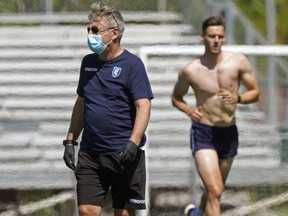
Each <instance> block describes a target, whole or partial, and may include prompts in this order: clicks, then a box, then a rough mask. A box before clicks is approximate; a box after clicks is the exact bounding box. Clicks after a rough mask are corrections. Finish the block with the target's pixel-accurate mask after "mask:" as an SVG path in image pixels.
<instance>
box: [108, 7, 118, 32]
mask: <svg viewBox="0 0 288 216" xmlns="http://www.w3.org/2000/svg"><path fill="white" fill-rule="evenodd" d="M114 11H115V10H112V11H111V12H110V13H111V14H112V17H113V19H114V20H115V22H116V24H117V28H119V23H118V22H117V19H116V18H115V16H114Z"/></svg>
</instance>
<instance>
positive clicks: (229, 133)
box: [190, 123, 239, 159]
mask: <svg viewBox="0 0 288 216" xmlns="http://www.w3.org/2000/svg"><path fill="white" fill-rule="evenodd" d="M190 138H191V139H190V144H191V149H192V152H193V154H195V152H196V151H198V150H200V149H214V150H215V151H216V152H217V154H218V157H219V158H220V159H226V158H231V157H235V156H236V155H237V150H238V146H239V139H238V130H237V126H236V125H235V124H234V125H231V126H229V127H215V126H210V125H206V124H202V123H193V124H192V128H191V136H190Z"/></svg>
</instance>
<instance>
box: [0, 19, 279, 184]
mask: <svg viewBox="0 0 288 216" xmlns="http://www.w3.org/2000/svg"><path fill="white" fill-rule="evenodd" d="M160 15H161V14H160ZM160 15H159V16H160ZM128 16H129V20H130V22H128V23H127V26H126V30H125V33H124V36H123V41H122V45H123V47H124V48H127V49H128V50H130V51H132V52H134V53H135V54H137V52H138V50H139V49H140V47H141V46H146V45H159V44H160V45H161V44H162V45H169V44H174V45H175V44H189V45H191V44H193V43H197V38H198V36H192V35H190V36H187V35H188V34H189V33H193V28H192V27H191V26H189V25H184V24H182V23H181V21H180V20H181V19H180V18H179V16H174V15H173V16H171V17H174V19H172V18H171V20H170V21H169V19H167V17H166V18H163V17H162V18H163V20H165V22H164V21H163V22H161V21H160V19H156V18H154V21H155V20H158V21H157V23H149V22H148V24H147V23H146V24H144V23H140V21H137V20H138V19H139V16H137V15H135V16H134V17H133V18H132V15H131V14H128V15H127V17H128ZM150 17H157V14H153V16H152V15H151V16H150ZM84 18H86V15H85V17H84ZM124 18H125V16H124ZM158 18H159V17H158ZM7 19H8V18H7ZM75 19H79V20H81V21H79V22H81V25H79V24H78V25H56V24H54V25H51V23H50V25H41V26H34V27H17V28H16V27H14V26H13V27H1V29H0V49H1V53H0V140H1V142H0V173H1V175H0V187H2V188H29V189H31V188H73V187H74V183H75V181H74V177H73V173H72V172H71V171H70V170H69V169H68V168H67V167H66V166H65V164H64V162H63V160H62V155H63V149H64V148H63V146H62V144H61V142H62V140H63V139H64V138H65V136H66V132H67V130H68V127H69V120H70V115H71V111H72V107H73V104H74V101H75V99H76V86H77V80H78V76H79V74H78V73H79V67H80V63H81V58H82V57H83V56H84V55H85V54H86V53H89V52H90V51H89V50H88V48H87V45H86V26H85V24H83V23H84V21H83V17H80V18H79V17H77V18H75ZM11 20H13V19H12V18H10V21H9V20H8V21H9V22H11ZM35 20H37V19H35ZM133 20H134V21H135V22H133ZM4 21H5V20H4ZM6 21H7V20H6ZM8 21H7V22H8ZM168 21H169V22H170V23H167V22H168ZM82 22H83V23H82ZM67 23H68V22H67ZM67 23H66V24H67ZM137 23H138V24H137ZM139 23H140V24H139ZM156 24H157V25H156ZM190 60H191V58H190V57H187V58H186V57H181V58H180V57H179V58H176V59H175V57H173V59H169V58H167V56H158V57H151V58H149V60H148V61H149V64H148V65H147V70H148V73H149V77H150V80H151V84H152V88H153V91H154V95H155V99H154V100H153V101H152V107H153V108H152V116H151V123H150V125H149V128H148V138H149V143H148V146H147V155H148V158H149V161H148V170H149V183H150V184H151V187H153V186H155V187H157V186H164V185H174V186H175V185H177V186H190V185H191V181H192V178H191V172H192V169H193V165H192V162H193V161H192V157H191V152H190V148H189V130H190V126H191V125H190V122H189V120H188V118H187V117H186V116H185V115H184V114H183V113H180V112H179V111H178V110H176V109H175V108H173V107H172V105H171V102H170V94H171V91H172V88H173V84H174V82H175V80H176V78H177V73H178V71H179V70H180V68H181V67H183V66H184V65H185V64H186V63H187V62H188V61H190ZM193 97H194V96H193V94H192V93H191V94H190V95H189V98H191V99H192V100H193ZM237 115H238V116H239V118H238V120H237V122H238V125H239V131H240V141H241V146H240V149H239V157H237V159H236V161H235V167H240V168H241V167H247V166H249V167H251V166H252V167H259V166H261V167H263V166H266V167H277V166H279V163H280V159H279V157H280V156H279V145H280V138H279V135H278V133H277V132H276V130H275V129H274V128H273V127H271V126H270V125H268V124H266V123H265V116H264V115H263V113H262V112H260V111H259V110H258V109H257V107H256V106H243V107H242V106H239V111H238V112H237ZM256 135H257V136H256ZM263 160H265V161H266V162H265V164H263Z"/></svg>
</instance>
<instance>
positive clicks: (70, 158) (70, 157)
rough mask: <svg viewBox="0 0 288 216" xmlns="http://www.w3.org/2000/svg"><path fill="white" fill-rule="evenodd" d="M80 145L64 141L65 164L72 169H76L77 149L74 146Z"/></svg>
mask: <svg viewBox="0 0 288 216" xmlns="http://www.w3.org/2000/svg"><path fill="white" fill-rule="evenodd" d="M77 144H78V143H77V142H75V141H70V140H63V145H64V146H65V150H64V156H63V159H64V161H65V164H66V166H67V167H69V168H70V169H72V170H74V169H75V149H74V145H77Z"/></svg>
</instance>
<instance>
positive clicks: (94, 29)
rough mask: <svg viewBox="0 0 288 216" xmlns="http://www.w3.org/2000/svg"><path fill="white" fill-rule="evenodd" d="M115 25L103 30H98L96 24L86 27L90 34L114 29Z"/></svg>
mask: <svg viewBox="0 0 288 216" xmlns="http://www.w3.org/2000/svg"><path fill="white" fill-rule="evenodd" d="M114 28H115V27H110V28H107V29H104V30H101V31H99V29H98V27H97V26H91V27H89V26H88V27H87V32H88V33H89V32H90V31H92V34H96V35H97V34H100V33H101V32H105V31H107V30H109V29H114Z"/></svg>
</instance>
